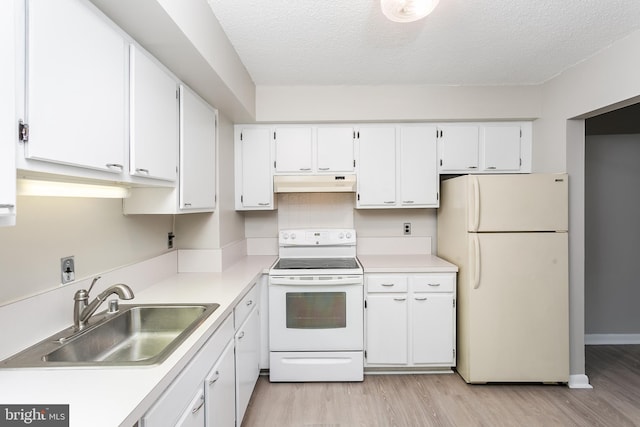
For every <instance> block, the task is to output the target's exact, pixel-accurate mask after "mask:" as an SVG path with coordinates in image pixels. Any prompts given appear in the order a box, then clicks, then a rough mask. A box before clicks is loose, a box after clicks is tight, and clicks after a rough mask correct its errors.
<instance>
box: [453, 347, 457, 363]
mask: <svg viewBox="0 0 640 427" xmlns="http://www.w3.org/2000/svg"><path fill="white" fill-rule="evenodd" d="M453 360H456V349H455V348H454V349H453Z"/></svg>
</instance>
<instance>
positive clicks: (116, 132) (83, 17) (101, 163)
mask: <svg viewBox="0 0 640 427" xmlns="http://www.w3.org/2000/svg"><path fill="white" fill-rule="evenodd" d="M28 10H29V13H28V35H27V40H28V46H27V50H28V53H27V57H28V60H27V64H28V70H27V106H28V112H27V120H28V123H29V126H30V136H29V142H28V143H27V144H26V145H25V147H26V151H25V155H26V157H27V158H30V159H38V160H45V161H51V162H55V163H63V164H69V165H75V166H82V167H87V168H92V169H99V170H106V171H112V172H115V173H118V174H120V173H122V172H123V169H124V164H125V147H126V130H125V129H126V126H125V125H126V114H125V113H126V102H127V100H126V97H125V95H126V91H125V89H126V76H127V69H126V61H125V58H126V55H127V50H126V43H125V40H124V39H123V37H122V36H121V35H120V34H119V33H118V32H116V30H115V29H114V28H113V27H112V26H111V25H110V24H109V23H108V22H107V21H106V18H105V17H104V16H102V15H101V14H99V12H97V10H96V9H95V8H94V7H93V6H92V5H90V4H88V2H83V1H78V0H59V1H50V0H29V1H28Z"/></svg>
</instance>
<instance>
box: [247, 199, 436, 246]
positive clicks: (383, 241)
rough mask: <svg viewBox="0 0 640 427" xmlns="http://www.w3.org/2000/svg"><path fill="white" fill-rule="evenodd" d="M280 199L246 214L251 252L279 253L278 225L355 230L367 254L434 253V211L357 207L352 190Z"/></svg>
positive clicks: (279, 227)
mask: <svg viewBox="0 0 640 427" xmlns="http://www.w3.org/2000/svg"><path fill="white" fill-rule="evenodd" d="M277 201H278V209H277V210H275V211H259V212H245V236H246V238H247V252H248V253H249V254H250V255H276V254H277V253H278V246H277V235H278V230H279V229H283V228H308V227H326V228H355V230H356V233H357V236H358V239H359V241H361V242H363V243H364V242H365V241H366V242H367V244H366V245H365V246H363V247H362V249H363V250H366V251H367V252H370V251H374V252H376V253H378V252H379V251H384V250H387V251H388V252H387V253H402V254H407V253H419V254H423V253H435V249H436V248H435V247H433V245H435V241H436V238H435V237H436V210H435V209H355V198H354V194H353V193H286V194H278V195H277ZM406 222H409V223H411V235H409V236H405V235H404V234H403V232H404V228H403V224H404V223H406ZM380 246H382V247H380ZM359 250H360V246H359Z"/></svg>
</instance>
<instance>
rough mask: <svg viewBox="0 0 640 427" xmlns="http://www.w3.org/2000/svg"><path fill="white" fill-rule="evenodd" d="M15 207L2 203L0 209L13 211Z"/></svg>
mask: <svg viewBox="0 0 640 427" xmlns="http://www.w3.org/2000/svg"><path fill="white" fill-rule="evenodd" d="M15 207H16V205H12V204H10V203H0V209H12V208H15Z"/></svg>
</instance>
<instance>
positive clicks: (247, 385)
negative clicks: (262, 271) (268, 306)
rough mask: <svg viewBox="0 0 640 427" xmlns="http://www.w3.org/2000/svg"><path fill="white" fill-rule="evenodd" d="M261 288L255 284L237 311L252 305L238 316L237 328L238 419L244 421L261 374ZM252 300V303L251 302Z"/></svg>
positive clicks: (239, 421)
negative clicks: (243, 314)
mask: <svg viewBox="0 0 640 427" xmlns="http://www.w3.org/2000/svg"><path fill="white" fill-rule="evenodd" d="M258 291H259V289H258V287H257V286H254V287H253V289H252V290H251V291H249V293H248V294H247V296H246V297H245V298H244V299H243V300H242V301H241V302H240V304H238V307H237V308H236V310H237V311H239V310H242V308H243V307H245V308H246V307H251V308H250V309H249V312H248V313H246V312H245V313H246V316H244V317H242V318H240V316H237V317H236V318H237V319H238V320H239V322H236V324H238V323H240V322H241V324H240V327H239V328H236V334H235V344H236V357H235V360H236V419H237V420H238V425H240V424H241V423H242V419H243V418H244V413H245V411H246V410H247V406H248V405H249V399H250V398H251V394H252V393H253V388H254V387H255V385H256V381H257V380H258V376H259V375H260V312H259V310H258V304H257V299H256V298H257V297H258V296H259V292H258ZM250 302H251V303H250Z"/></svg>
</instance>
